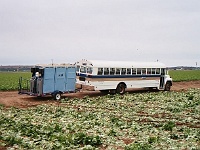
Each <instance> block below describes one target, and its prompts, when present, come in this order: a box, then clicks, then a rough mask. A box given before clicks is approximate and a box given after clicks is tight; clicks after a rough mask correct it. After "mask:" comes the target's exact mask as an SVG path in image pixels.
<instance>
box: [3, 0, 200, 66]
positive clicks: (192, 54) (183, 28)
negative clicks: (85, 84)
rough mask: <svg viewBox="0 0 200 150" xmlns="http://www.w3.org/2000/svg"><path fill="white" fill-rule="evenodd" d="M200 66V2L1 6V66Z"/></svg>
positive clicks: (40, 1) (10, 2)
mask: <svg viewBox="0 0 200 150" xmlns="http://www.w3.org/2000/svg"><path fill="white" fill-rule="evenodd" d="M81 59H101V60H102V59H103V60H128V61H157V60H158V61H159V62H163V63H165V64H166V65H167V66H177V65H187V66H195V65H196V62H197V63H198V66H200V0H59V1H56V0H0V65H18V64H19V65H28V64H31V65H34V64H39V63H42V64H45V63H51V61H52V60H53V62H54V63H64V62H65V63H68V62H75V61H78V60H81Z"/></svg>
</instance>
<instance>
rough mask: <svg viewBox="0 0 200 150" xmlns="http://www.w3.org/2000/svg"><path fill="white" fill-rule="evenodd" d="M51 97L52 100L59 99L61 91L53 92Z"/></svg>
mask: <svg viewBox="0 0 200 150" xmlns="http://www.w3.org/2000/svg"><path fill="white" fill-rule="evenodd" d="M53 99H54V100H60V99H61V93H59V92H56V93H55V94H53Z"/></svg>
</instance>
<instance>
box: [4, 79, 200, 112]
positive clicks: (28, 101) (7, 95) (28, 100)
mask: <svg viewBox="0 0 200 150" xmlns="http://www.w3.org/2000/svg"><path fill="white" fill-rule="evenodd" d="M189 88H200V80H199V81H189V82H174V83H173V86H172V88H171V90H172V91H185V90H187V89H189ZM129 92H132V93H134V92H135V93H136V92H145V90H144V89H135V90H131V91H129ZM102 95H104V94H102V93H100V92H98V91H95V92H78V93H70V94H64V95H63V97H69V98H82V97H84V96H89V97H95V96H102ZM0 104H2V105H4V106H6V107H17V108H27V107H33V106H37V105H41V104H50V105H60V103H59V101H55V100H53V99H52V97H51V96H47V97H41V98H39V97H33V96H29V95H25V94H23V95H19V94H18V91H7V92H2V91H0Z"/></svg>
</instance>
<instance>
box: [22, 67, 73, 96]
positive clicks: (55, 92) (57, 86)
mask: <svg viewBox="0 0 200 150" xmlns="http://www.w3.org/2000/svg"><path fill="white" fill-rule="evenodd" d="M31 73H32V77H31V79H30V82H29V83H30V86H29V90H27V92H24V91H23V90H19V93H20V94H24V93H26V94H29V95H33V96H45V95H52V96H53V98H54V99H55V100H59V99H61V95H62V94H63V93H72V92H75V84H76V70H75V67H74V66H72V65H67V66H66V65H56V66H50V65H49V66H48V65H47V66H35V67H33V68H31ZM19 83H20V82H19ZM19 89H22V88H19Z"/></svg>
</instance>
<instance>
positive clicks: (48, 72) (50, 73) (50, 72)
mask: <svg viewBox="0 0 200 150" xmlns="http://www.w3.org/2000/svg"><path fill="white" fill-rule="evenodd" d="M54 75H55V68H53V67H49V68H45V69H44V80H43V93H51V92H54V89H55V87H54Z"/></svg>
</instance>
